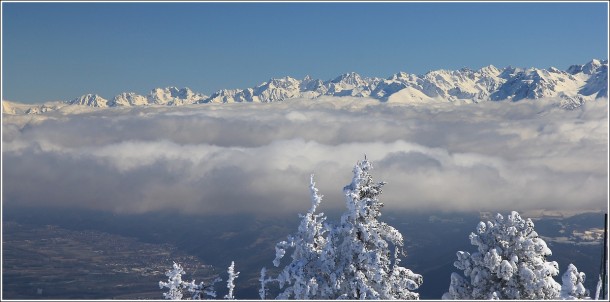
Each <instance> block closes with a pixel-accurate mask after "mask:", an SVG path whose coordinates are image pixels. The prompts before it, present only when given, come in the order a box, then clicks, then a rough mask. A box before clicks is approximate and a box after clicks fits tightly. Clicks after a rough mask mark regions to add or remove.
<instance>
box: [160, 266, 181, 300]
mask: <svg viewBox="0 0 610 302" xmlns="http://www.w3.org/2000/svg"><path fill="white" fill-rule="evenodd" d="M182 274H184V269H182V266H181V265H180V264H178V263H176V262H174V266H173V268H172V269H171V270H169V271H167V272H166V273H165V275H166V276H167V282H163V281H159V288H161V289H163V288H164V287H167V288H168V292H167V293H163V297H164V298H165V299H167V300H182V289H183V283H184V281H182Z"/></svg>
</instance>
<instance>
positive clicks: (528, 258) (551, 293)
mask: <svg viewBox="0 0 610 302" xmlns="http://www.w3.org/2000/svg"><path fill="white" fill-rule="evenodd" d="M470 242H471V244H472V245H474V246H476V247H477V251H476V252H473V253H472V254H470V253H468V252H463V251H459V252H457V258H458V260H457V261H455V263H454V265H455V267H456V268H458V269H460V270H462V271H463V273H464V277H462V276H460V275H458V274H456V273H452V274H451V282H450V286H449V292H447V293H445V294H444V295H443V299H467V300H472V299H493V298H496V299H528V300H529V299H535V300H546V299H558V298H559V297H560V290H561V286H560V285H559V283H557V282H556V281H555V280H554V279H553V276H556V275H557V274H558V273H559V269H558V265H557V262H555V261H552V262H548V261H546V257H547V256H549V255H551V250H550V249H549V248H548V247H547V245H546V242H544V240H542V239H541V238H540V237H538V234H537V233H536V231H534V223H533V222H532V221H531V219H527V220H524V219H523V218H521V216H519V213H517V212H512V213H511V214H510V215H508V217H507V219H504V217H502V215H500V214H497V215H496V218H495V220H494V221H488V222H487V223H484V222H480V223H479V225H478V226H477V229H476V234H475V233H471V234H470Z"/></svg>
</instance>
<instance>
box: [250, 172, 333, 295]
mask: <svg viewBox="0 0 610 302" xmlns="http://www.w3.org/2000/svg"><path fill="white" fill-rule="evenodd" d="M309 189H310V192H311V207H310V209H309V211H307V213H306V214H305V215H299V216H300V218H301V222H300V224H299V228H298V231H297V232H296V233H295V234H293V235H290V236H288V240H287V241H281V242H279V243H278V244H277V245H276V247H275V251H276V257H275V259H274V260H273V265H274V266H276V267H279V265H280V261H281V259H282V258H283V257H284V256H285V254H286V250H287V249H293V251H292V255H291V258H292V261H291V262H290V263H289V264H288V265H286V266H285V267H284V268H283V269H282V271H281V272H280V274H279V276H278V277H277V278H276V279H275V280H276V281H278V283H279V287H280V290H281V292H280V294H279V296H278V297H277V298H278V299H284V300H285V299H298V300H307V299H325V298H329V297H330V296H331V293H330V292H329V291H330V288H329V286H328V274H327V272H326V271H323V265H322V258H321V257H320V256H321V253H322V249H323V247H324V246H325V245H326V238H325V234H326V228H325V227H324V225H323V223H324V221H325V220H326V217H325V216H324V213H320V214H315V212H316V209H317V208H318V206H319V205H320V202H321V201H322V196H321V195H318V189H317V188H316V187H315V182H314V180H313V175H311V178H310V182H309ZM262 274H263V272H261V278H262V279H261V286H262V287H261V291H262V292H261V295H264V294H265V292H266V290H265V284H266V282H268V281H269V280H268V279H264V276H263V275H262ZM263 298H264V296H263Z"/></svg>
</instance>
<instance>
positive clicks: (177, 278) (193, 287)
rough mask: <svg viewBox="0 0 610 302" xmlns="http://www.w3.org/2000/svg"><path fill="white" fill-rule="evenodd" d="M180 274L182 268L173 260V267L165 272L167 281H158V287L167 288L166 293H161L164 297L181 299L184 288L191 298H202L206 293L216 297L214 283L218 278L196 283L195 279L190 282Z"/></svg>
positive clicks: (182, 271) (182, 272)
mask: <svg viewBox="0 0 610 302" xmlns="http://www.w3.org/2000/svg"><path fill="white" fill-rule="evenodd" d="M182 274H184V269H182V266H181V265H180V264H177V263H176V262H174V264H173V268H172V269H171V270H169V271H167V272H166V273H165V275H166V276H167V277H168V280H167V282H163V281H159V288H161V289H163V288H164V287H167V288H168V289H169V291H168V292H167V293H163V297H164V298H165V299H167V300H182V297H183V296H184V291H185V290H186V291H187V292H188V293H190V296H191V297H190V299H192V300H203V299H204V297H205V296H206V295H207V296H210V297H216V292H215V291H214V283H216V282H218V281H220V279H219V278H216V279H214V280H213V281H212V282H211V283H210V284H205V283H203V282H200V283H199V284H196V283H195V280H192V281H191V282H186V281H184V280H182Z"/></svg>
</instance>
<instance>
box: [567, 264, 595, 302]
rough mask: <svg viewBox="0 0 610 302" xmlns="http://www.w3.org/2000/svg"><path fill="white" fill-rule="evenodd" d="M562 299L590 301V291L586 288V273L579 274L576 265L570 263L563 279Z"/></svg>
mask: <svg viewBox="0 0 610 302" xmlns="http://www.w3.org/2000/svg"><path fill="white" fill-rule="evenodd" d="M561 281H562V284H561V299H563V300H588V299H590V297H589V290H588V289H586V288H585V286H584V283H585V273H582V272H581V273H579V272H578V269H577V268H576V266H574V264H572V263H570V265H569V266H568V269H567V270H566V272H565V273H564V274H563V276H562V277H561Z"/></svg>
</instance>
